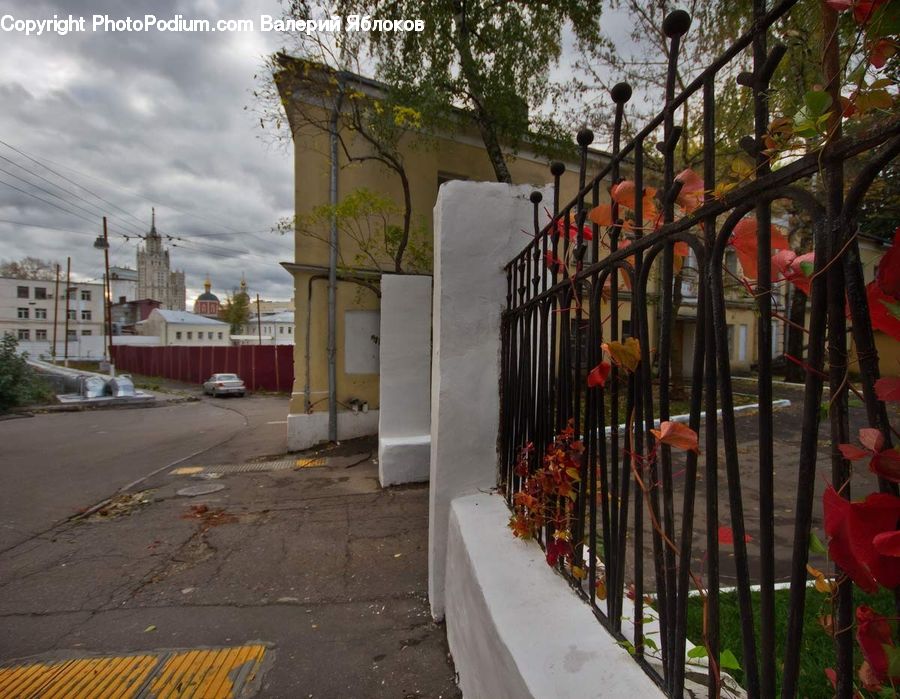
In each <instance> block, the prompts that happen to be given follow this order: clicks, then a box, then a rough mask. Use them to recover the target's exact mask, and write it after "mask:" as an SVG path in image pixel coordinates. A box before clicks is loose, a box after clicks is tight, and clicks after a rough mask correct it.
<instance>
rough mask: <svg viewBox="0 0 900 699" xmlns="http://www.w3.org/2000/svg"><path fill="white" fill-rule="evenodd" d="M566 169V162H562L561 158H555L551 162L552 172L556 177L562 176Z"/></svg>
mask: <svg viewBox="0 0 900 699" xmlns="http://www.w3.org/2000/svg"><path fill="white" fill-rule="evenodd" d="M565 171H566V164H565V163H561V162H560V161H559V160H554V161H553V162H552V163H550V174H551V175H553V176H554V177H559V176H561V175H562V174H563V173H564V172H565Z"/></svg>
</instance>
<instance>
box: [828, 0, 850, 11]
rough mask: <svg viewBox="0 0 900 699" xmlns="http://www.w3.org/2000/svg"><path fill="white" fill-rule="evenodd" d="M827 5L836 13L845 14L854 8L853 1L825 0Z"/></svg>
mask: <svg viewBox="0 0 900 699" xmlns="http://www.w3.org/2000/svg"><path fill="white" fill-rule="evenodd" d="M825 4H826V5H828V7H830V8H831V9H832V10H834V11H835V12H845V11H846V10H849V9H850V8H851V7H853V0H825Z"/></svg>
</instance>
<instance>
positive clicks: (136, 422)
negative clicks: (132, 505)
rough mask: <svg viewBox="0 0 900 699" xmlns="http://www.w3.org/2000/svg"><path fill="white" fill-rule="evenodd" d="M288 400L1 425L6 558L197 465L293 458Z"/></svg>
mask: <svg viewBox="0 0 900 699" xmlns="http://www.w3.org/2000/svg"><path fill="white" fill-rule="evenodd" d="M287 410H288V399H287V398H285V397H280V396H266V395H255V396H248V397H246V398H216V399H212V398H205V397H204V398H203V399H202V400H201V401H199V402H190V403H180V404H174V405H168V406H166V407H154V408H143V409H111V410H92V411H84V412H77V413H54V414H45V415H36V416H35V417H32V418H21V419H16V420H6V421H3V422H0V552H2V551H7V550H9V549H10V548H12V547H15V546H18V545H19V544H21V543H23V542H25V541H28V540H29V539H30V538H32V537H34V536H35V535H37V534H40V533H41V532H44V531H46V530H48V529H50V528H51V527H53V525H55V524H57V523H58V522H60V521H62V520H65V519H66V518H68V517H71V516H72V515H74V514H77V513H78V512H79V511H82V510H84V509H85V508H88V507H90V506H91V505H94V504H96V503H98V502H100V501H101V500H103V499H105V498H107V497H109V496H111V495H113V494H114V493H115V492H116V491H118V490H119V489H120V488H123V487H125V486H127V485H129V484H131V483H133V482H134V481H135V480H137V479H139V478H142V477H144V476H147V475H148V474H151V473H153V472H154V471H157V470H159V469H163V468H165V467H167V466H170V465H173V464H175V463H177V462H179V461H182V460H188V461H189V460H190V458H191V457H194V458H198V459H202V460H203V461H204V463H208V464H213V463H225V462H231V461H240V460H247V459H252V458H256V457H260V456H265V455H271V454H280V453H284V451H285V449H286V444H285V424H284V420H285V416H286V415H287Z"/></svg>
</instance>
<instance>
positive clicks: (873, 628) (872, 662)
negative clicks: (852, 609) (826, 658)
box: [856, 604, 900, 691]
mask: <svg viewBox="0 0 900 699" xmlns="http://www.w3.org/2000/svg"><path fill="white" fill-rule="evenodd" d="M856 640H857V641H859V647H860V648H861V649H862V652H863V657H864V658H865V659H866V663H868V665H869V668H870V670H871V672H872V674H873V675H874V676H875V677H874V679H875V682H874V683H872V685H873V686H871V687H867V689H869V688H871V689H873V690H875V691H877V689H876V687H877V685H878V684H880V683H881V682H884V681H885V680H888V679H890V681H891V682H892V683H894V684H896V683H897V682H900V675H895V676H893V677H890V678H889V677H888V654H887V651H886V650H885V646H888V647H893V646H894V638H893V635H892V634H891V625H890V622H888V620H887V619H886V618H885V617H883V616H881V615H880V614H878V613H877V612H875V611H874V610H872V609H871V608H870V607H868V606H866V605H865V604H861V605H859V606H858V607H857V608H856ZM864 664H865V663H864Z"/></svg>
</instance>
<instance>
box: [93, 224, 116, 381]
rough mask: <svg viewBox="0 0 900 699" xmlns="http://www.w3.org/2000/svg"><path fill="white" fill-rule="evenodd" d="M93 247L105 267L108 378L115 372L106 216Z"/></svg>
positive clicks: (104, 301) (104, 293)
mask: <svg viewBox="0 0 900 699" xmlns="http://www.w3.org/2000/svg"><path fill="white" fill-rule="evenodd" d="M94 247H95V248H96V249H97V250H102V251H103V260H104V263H105V267H106V274H105V275H104V277H103V314H104V316H105V325H106V332H105V333H104V334H105V335H106V336H107V338H108V340H109V341H108V344H107V345H106V347H105V349H104V352H105V356H106V358H107V360H108V361H109V374H110V376H115V373H116V370H115V364H114V363H113V356H112V355H113V352H112V344H113V340H112V306H111V297H110V287H109V285H110V281H109V235H108V234H107V231H106V216H104V217H103V235H98V236H97V239H96V240H95V241H94Z"/></svg>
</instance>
